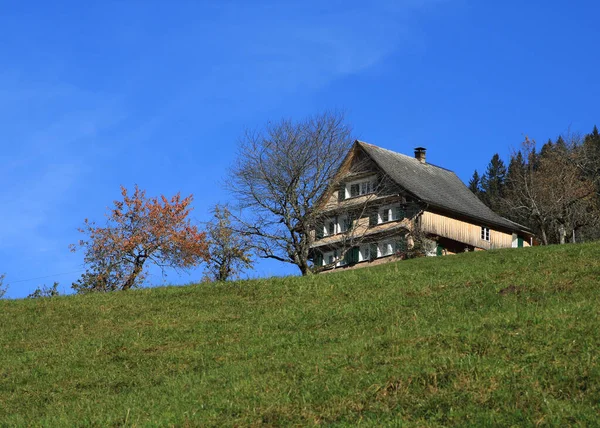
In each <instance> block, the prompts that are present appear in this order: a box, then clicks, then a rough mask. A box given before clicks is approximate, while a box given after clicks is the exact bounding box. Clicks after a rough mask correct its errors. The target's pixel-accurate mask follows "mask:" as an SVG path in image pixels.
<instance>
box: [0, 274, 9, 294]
mask: <svg viewBox="0 0 600 428" xmlns="http://www.w3.org/2000/svg"><path fill="white" fill-rule="evenodd" d="M5 277H6V274H4V273H3V274H0V299H1V298H3V297H4V295H5V294H6V292H7V291H8V284H4V278H5Z"/></svg>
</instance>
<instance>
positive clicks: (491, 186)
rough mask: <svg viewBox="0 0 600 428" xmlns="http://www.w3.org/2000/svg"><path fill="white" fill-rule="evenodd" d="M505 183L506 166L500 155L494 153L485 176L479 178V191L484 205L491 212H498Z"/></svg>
mask: <svg viewBox="0 0 600 428" xmlns="http://www.w3.org/2000/svg"><path fill="white" fill-rule="evenodd" d="M505 181H506V166H505V165H504V162H503V161H502V159H500V155H499V154H498V153H496V154H495V155H494V156H492V160H491V161H490V163H489V164H488V167H487V170H486V171H485V174H484V175H483V177H482V178H481V189H482V192H483V197H482V198H481V199H482V200H483V201H484V203H485V204H486V205H487V206H488V207H490V208H491V209H493V210H498V209H499V208H500V206H501V204H502V197H503V196H504V186H505Z"/></svg>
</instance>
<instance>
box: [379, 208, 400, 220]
mask: <svg viewBox="0 0 600 428" xmlns="http://www.w3.org/2000/svg"><path fill="white" fill-rule="evenodd" d="M400 206H401V205H400V204H393V205H386V206H384V207H382V208H380V209H379V211H378V212H377V224H382V223H389V222H392V221H398V216H397V215H396V214H397V211H396V208H400ZM386 211H387V213H388V219H387V220H386V221H384V220H383V216H384V213H385V212H386Z"/></svg>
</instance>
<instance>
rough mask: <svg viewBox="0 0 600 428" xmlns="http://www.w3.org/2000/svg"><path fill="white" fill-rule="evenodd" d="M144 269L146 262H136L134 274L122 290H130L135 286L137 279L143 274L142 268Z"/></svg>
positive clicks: (132, 273)
mask: <svg viewBox="0 0 600 428" xmlns="http://www.w3.org/2000/svg"><path fill="white" fill-rule="evenodd" d="M143 267H144V260H136V262H135V265H134V267H133V272H131V275H129V277H128V278H127V281H125V283H124V284H123V288H121V289H122V290H129V289H130V288H131V287H133V284H135V279H136V278H137V276H138V275H139V274H140V272H142V268H143Z"/></svg>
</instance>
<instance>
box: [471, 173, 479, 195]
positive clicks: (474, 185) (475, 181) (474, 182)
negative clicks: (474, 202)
mask: <svg viewBox="0 0 600 428" xmlns="http://www.w3.org/2000/svg"><path fill="white" fill-rule="evenodd" d="M469 190H470V191H471V192H473V193H474V194H475V195H477V197H479V196H480V194H481V179H480V178H479V173H478V172H477V170H475V172H474V173H473V177H472V178H471V179H470V180H469Z"/></svg>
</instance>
